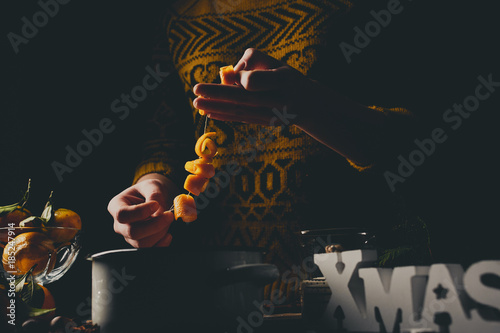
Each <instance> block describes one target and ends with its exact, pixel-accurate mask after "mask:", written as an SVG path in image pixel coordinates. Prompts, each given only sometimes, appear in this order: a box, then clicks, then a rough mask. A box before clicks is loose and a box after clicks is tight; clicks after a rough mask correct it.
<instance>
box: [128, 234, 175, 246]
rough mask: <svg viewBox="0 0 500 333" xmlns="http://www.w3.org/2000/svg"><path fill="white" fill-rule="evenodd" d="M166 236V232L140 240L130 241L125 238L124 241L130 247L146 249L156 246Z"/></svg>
mask: <svg viewBox="0 0 500 333" xmlns="http://www.w3.org/2000/svg"><path fill="white" fill-rule="evenodd" d="M166 234H167V232H166V231H164V232H162V233H158V232H157V233H155V234H153V235H151V236H149V237H145V238H142V239H130V238H125V241H126V242H127V243H129V244H130V245H132V246H133V247H135V248H147V247H153V246H155V244H157V243H158V242H159V241H161V240H162V238H163V237H165V235H166Z"/></svg>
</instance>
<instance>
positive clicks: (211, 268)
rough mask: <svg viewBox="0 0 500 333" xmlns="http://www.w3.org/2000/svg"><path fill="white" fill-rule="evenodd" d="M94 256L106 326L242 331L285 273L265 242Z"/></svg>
mask: <svg viewBox="0 0 500 333" xmlns="http://www.w3.org/2000/svg"><path fill="white" fill-rule="evenodd" d="M89 259H90V260H92V322H93V323H95V324H98V325H99V326H100V332H101V333H115V332H116V333H127V332H134V333H136V332H181V331H189V330H199V329H202V330H203V331H209V332H212V331H216V330H217V331H220V332H225V331H227V332H235V331H236V328H237V326H238V324H239V323H241V320H246V318H247V317H248V315H249V314H250V313H252V312H254V311H260V306H261V305H262V302H263V292H262V289H263V287H264V286H265V285H266V284H269V283H271V282H273V281H275V280H276V279H277V278H278V276H279V274H278V269H277V267H276V266H275V265H270V264H263V263H262V259H263V251H262V249H247V248H245V249H232V250H229V249H223V250H221V249H204V250H203V251H200V250H193V251H180V250H176V249H172V248H151V249H122V250H113V251H106V252H101V253H97V254H94V255H92V256H91V257H90V258H89ZM239 318H240V319H239Z"/></svg>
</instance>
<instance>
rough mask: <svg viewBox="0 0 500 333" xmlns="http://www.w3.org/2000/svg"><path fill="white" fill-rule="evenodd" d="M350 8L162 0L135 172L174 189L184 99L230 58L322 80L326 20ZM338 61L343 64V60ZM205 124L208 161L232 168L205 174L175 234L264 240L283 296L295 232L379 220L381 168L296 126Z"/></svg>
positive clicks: (191, 131) (382, 211) (181, 154)
mask: <svg viewBox="0 0 500 333" xmlns="http://www.w3.org/2000/svg"><path fill="white" fill-rule="evenodd" d="M352 7H353V3H352V2H351V1H348V0H269V1H263V0H258V1H243V0H200V1H195V0H190V1H178V2H176V3H174V4H173V5H171V6H169V10H167V14H166V15H165V17H164V19H163V24H162V26H161V28H160V29H159V30H158V36H157V37H158V38H157V43H156V45H155V48H154V51H155V52H154V57H153V61H154V63H155V65H158V66H160V69H161V71H163V72H166V71H168V72H170V75H169V76H168V77H166V78H165V81H164V82H163V84H162V86H161V87H160V88H159V89H157V95H156V97H155V100H154V101H153V103H156V105H157V107H156V108H155V109H154V114H152V115H151V116H150V117H149V120H148V123H147V128H146V131H145V132H146V135H147V139H148V140H147V142H146V144H145V148H144V160H143V161H142V162H141V163H140V165H139V166H138V168H137V170H136V174H135V180H134V181H136V180H137V179H138V178H139V177H140V176H142V175H144V174H146V173H151V172H159V173H162V174H165V175H166V176H168V177H170V178H171V179H172V180H173V181H174V182H175V183H177V184H178V185H179V187H180V188H182V184H183V181H184V179H185V177H186V173H185V171H184V170H183V166H184V163H185V162H186V161H188V160H192V159H194V158H195V156H194V142H195V140H196V139H197V138H198V137H199V136H200V135H201V134H202V133H203V131H204V127H205V120H206V119H205V118H204V117H202V116H200V115H199V114H198V113H197V110H195V109H194V108H193V106H192V100H193V99H194V97H195V96H194V95H193V93H192V88H193V87H194V85H196V84H197V83H199V82H205V83H207V82H208V83H210V82H213V83H219V82H220V78H219V75H218V73H219V68H220V67H221V66H224V65H228V64H233V65H234V64H236V62H237V61H238V60H239V59H240V57H241V56H242V54H243V52H244V51H245V49H247V48H249V47H253V48H257V49H259V50H261V51H263V52H266V53H268V54H269V55H271V56H273V57H275V58H277V59H280V60H282V61H284V62H286V63H288V64H289V65H290V66H292V67H294V68H296V69H298V70H300V71H301V72H302V73H303V74H304V75H309V76H314V73H319V74H318V77H317V79H321V76H322V75H324V73H322V70H321V68H324V69H325V70H328V69H330V68H331V66H330V67H329V66H323V65H322V64H325V63H331V62H332V61H333V60H335V59H338V58H339V57H338V54H337V58H335V57H334V56H332V54H331V52H330V51H331V50H332V49H333V47H331V45H330V44H329V43H331V41H329V38H330V37H331V34H332V29H333V30H334V29H338V24H336V20H340V19H342V17H344V16H345V15H348V13H349V11H350V10H351V9H352ZM346 29H352V27H348V28H346ZM334 32H335V31H333V33H334ZM337 45H338V44H334V47H335V51H336V52H337V53H338V52H339V51H338V48H337ZM339 65H340V66H347V64H346V63H345V60H344V63H343V64H339ZM383 111H387V112H388V110H385V109H384V110H383ZM206 125H207V131H215V132H217V139H216V140H217V145H218V147H219V154H218V155H217V156H216V158H215V159H214V164H215V166H216V168H217V170H219V171H224V170H226V168H227V166H228V164H231V165H233V166H237V170H238V172H237V174H236V175H232V176H231V177H230V179H229V181H226V179H225V175H224V174H223V173H219V174H218V176H219V177H217V176H216V177H214V179H212V180H211V181H212V182H213V184H214V186H215V185H216V186H217V190H216V191H212V192H211V194H210V195H208V194H207V195H206V196H205V199H207V197H209V198H208V200H203V202H197V204H198V205H199V206H201V207H199V208H201V209H200V215H199V219H198V221H196V222H194V223H192V224H193V226H190V227H189V229H190V235H191V237H190V238H189V240H184V241H186V242H191V244H192V246H198V245H197V244H200V243H199V242H202V243H203V244H210V245H217V246H248V247H262V248H265V249H266V250H267V256H266V260H267V261H268V262H272V263H275V264H276V265H278V267H279V268H280V270H281V272H282V274H283V276H285V275H286V276H287V278H286V279H281V280H280V281H277V282H276V283H275V284H274V287H275V288H281V290H282V291H283V292H284V293H286V294H287V295H288V297H289V299H290V301H292V300H293V299H294V296H296V294H297V290H298V289H297V285H296V282H297V279H290V277H291V276H296V275H297V273H298V270H297V269H296V268H297V267H300V266H301V262H300V260H301V259H300V258H301V248H300V246H299V239H298V237H297V232H298V231H300V230H301V229H303V228H318V227H323V228H324V227H348V226H373V224H375V223H376V221H382V222H383V223H385V221H386V219H387V218H388V217H387V216H388V214H387V211H388V210H389V208H388V204H387V200H386V199H387V197H386V193H385V191H386V189H387V187H386V185H385V184H384V183H383V178H382V177H372V176H370V175H368V174H366V173H360V172H358V171H356V170H355V169H354V168H353V167H352V166H351V165H349V163H348V162H347V161H346V160H345V159H343V158H342V157H340V156H339V155H337V154H336V153H334V152H333V151H331V150H330V149H328V148H326V147H324V146H322V145H321V144H319V143H318V142H316V141H315V140H313V139H312V138H311V137H309V136H308V135H306V134H304V133H303V132H301V131H300V130H298V129H297V128H295V127H284V128H274V129H272V130H271V131H263V130H262V127H260V126H257V125H247V124H241V123H229V122H220V121H212V120H208V122H207V124H206ZM213 188H215V187H213ZM290 284H292V286H290Z"/></svg>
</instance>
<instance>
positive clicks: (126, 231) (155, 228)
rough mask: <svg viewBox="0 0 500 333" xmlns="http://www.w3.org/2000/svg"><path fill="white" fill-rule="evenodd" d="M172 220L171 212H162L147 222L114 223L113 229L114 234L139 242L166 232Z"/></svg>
mask: <svg viewBox="0 0 500 333" xmlns="http://www.w3.org/2000/svg"><path fill="white" fill-rule="evenodd" d="M173 220H174V215H173V214H172V213H171V212H164V213H163V214H161V215H159V216H157V217H155V218H153V219H150V220H147V221H142V222H138V223H132V224H123V223H115V224H114V229H115V232H116V233H118V234H120V235H122V236H123V237H124V238H125V239H129V240H141V239H145V238H149V237H151V236H152V235H154V234H158V233H161V232H163V231H167V230H168V229H169V228H170V225H171V224H172V222H173Z"/></svg>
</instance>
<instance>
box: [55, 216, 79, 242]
mask: <svg viewBox="0 0 500 333" xmlns="http://www.w3.org/2000/svg"><path fill="white" fill-rule="evenodd" d="M49 226H50V227H63V228H71V229H49V230H48V231H47V235H48V236H49V237H50V239H52V240H53V241H54V243H64V242H69V241H70V240H72V239H73V238H74V237H75V236H76V234H77V233H78V231H79V230H81V229H82V220H81V218H80V215H78V214H77V213H75V212H74V211H72V210H70V209H66V208H59V209H57V210H56V211H55V212H54V219H53V221H52V223H51V224H49V225H47V227H49Z"/></svg>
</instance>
